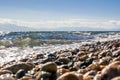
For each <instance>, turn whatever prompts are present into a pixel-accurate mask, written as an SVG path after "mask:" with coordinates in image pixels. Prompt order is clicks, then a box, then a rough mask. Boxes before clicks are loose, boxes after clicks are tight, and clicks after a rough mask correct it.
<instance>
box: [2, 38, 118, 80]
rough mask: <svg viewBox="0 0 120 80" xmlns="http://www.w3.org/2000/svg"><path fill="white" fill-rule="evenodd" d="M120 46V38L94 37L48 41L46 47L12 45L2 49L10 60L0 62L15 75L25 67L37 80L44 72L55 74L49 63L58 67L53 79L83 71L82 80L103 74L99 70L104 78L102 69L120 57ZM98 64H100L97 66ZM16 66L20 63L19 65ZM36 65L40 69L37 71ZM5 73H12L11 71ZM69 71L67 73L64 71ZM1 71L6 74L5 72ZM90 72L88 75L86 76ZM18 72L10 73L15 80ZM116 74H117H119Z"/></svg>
mask: <svg viewBox="0 0 120 80" xmlns="http://www.w3.org/2000/svg"><path fill="white" fill-rule="evenodd" d="M119 50H120V39H119V38H114V39H108V38H107V39H105V40H101V41H100V40H91V41H87V42H86V41H83V42H81V43H73V44H65V45H60V44H59V45H49V46H48V45H47V46H46V45H45V46H42V47H40V46H38V47H33V48H30V47H22V48H20V47H12V48H5V49H1V50H0V53H1V54H2V53H6V55H3V60H6V61H2V60H1V63H2V62H3V63H4V64H1V65H0V66H1V67H2V68H1V70H9V71H11V73H12V75H14V76H16V75H17V73H18V72H19V70H21V69H24V70H25V74H26V75H29V76H31V77H29V78H30V79H33V80H39V79H38V77H39V78H40V79H42V77H40V76H41V75H42V74H45V75H48V74H53V73H51V71H50V72H49V70H53V71H54V69H52V67H51V68H49V66H53V67H54V66H56V70H57V71H56V70H55V72H56V73H55V74H54V76H55V75H57V76H56V78H54V79H53V78H52V79H53V80H59V79H60V78H62V77H66V75H67V73H68V74H72V75H75V76H76V74H79V76H81V75H82V79H80V80H86V79H85V78H91V79H93V78H96V76H97V75H99V74H98V72H99V71H100V72H101V79H102V78H103V76H102V75H104V72H103V73H102V70H103V69H105V67H107V66H108V65H109V64H111V63H114V62H116V61H119V60H120V57H119V54H120V53H119ZM116 51H117V52H116ZM115 52H116V53H115ZM4 57H6V58H4ZM1 59H2V57H1ZM106 60H107V63H106ZM7 61H8V62H7ZM87 61H88V62H87ZM96 61H97V62H96ZM101 61H102V62H101ZM94 64H96V65H97V66H95V65H94ZM28 65H30V66H28ZM15 66H17V68H16V67H15ZM20 66H21V67H20ZM22 66H24V67H22ZM26 66H27V68H29V67H32V68H30V70H29V69H26V68H25V67H26ZM101 66H102V68H101ZM43 67H46V68H45V70H44V69H43ZM13 68H14V69H13ZM47 68H48V69H47ZM98 68H99V69H98ZM34 69H39V70H38V71H37V72H36V71H34ZM42 69H43V70H42ZM26 71H27V72H26ZM73 71H74V72H73ZM90 71H93V72H94V73H95V74H94V76H91V75H88V73H89V72H90ZM3 72H4V71H3ZM31 72H33V73H31ZM0 73H1V72H0ZM5 73H7V74H9V73H8V72H5ZM65 73H66V75H64V74H65ZM38 74H39V75H38ZM107 74H109V73H107ZM1 75H6V74H3V73H2V74H1ZM1 75H0V78H1ZM86 75H87V77H85V76H86ZM14 76H11V75H10V74H9V77H12V78H13V79H12V80H14V78H15V77H14ZM24 76H25V75H24ZM61 76H62V77H61ZM43 77H44V76H43ZM109 77H111V76H109ZM114 77H116V75H115V76H114ZM4 78H5V77H4ZM22 78H24V77H21V80H22ZM97 78H98V77H97ZM60 80H61V79H60ZM95 80H97V79H95Z"/></svg>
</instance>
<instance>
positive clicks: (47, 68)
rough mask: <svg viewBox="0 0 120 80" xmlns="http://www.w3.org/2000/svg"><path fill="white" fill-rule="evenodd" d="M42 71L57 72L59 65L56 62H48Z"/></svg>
mask: <svg viewBox="0 0 120 80" xmlns="http://www.w3.org/2000/svg"><path fill="white" fill-rule="evenodd" d="M41 70H42V71H46V72H57V64H56V63H54V62H47V63H45V64H43V65H42V67H41Z"/></svg>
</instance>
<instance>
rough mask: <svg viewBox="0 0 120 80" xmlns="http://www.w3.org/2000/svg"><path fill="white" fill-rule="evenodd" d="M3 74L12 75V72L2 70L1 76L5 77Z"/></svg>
mask: <svg viewBox="0 0 120 80" xmlns="http://www.w3.org/2000/svg"><path fill="white" fill-rule="evenodd" d="M3 74H12V72H11V71H9V70H0V75H3Z"/></svg>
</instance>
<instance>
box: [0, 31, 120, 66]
mask: <svg viewBox="0 0 120 80" xmlns="http://www.w3.org/2000/svg"><path fill="white" fill-rule="evenodd" d="M113 39H120V34H119V33H116V34H97V35H96V37H95V38H94V39H91V40H89V39H88V40H87V39H86V40H83V41H82V42H81V43H74V42H73V43H72V44H55V45H52V44H51V45H50V44H49V45H47V44H46V45H42V46H34V47H9V48H3V49H0V61H1V62H0V65H3V64H5V63H8V62H10V61H13V60H15V61H18V60H21V59H23V58H26V57H28V56H34V55H35V54H39V53H42V54H44V53H52V52H55V51H59V50H65V49H75V48H79V47H80V45H82V44H86V43H92V42H95V41H107V40H113Z"/></svg>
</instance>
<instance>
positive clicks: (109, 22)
mask: <svg viewBox="0 0 120 80" xmlns="http://www.w3.org/2000/svg"><path fill="white" fill-rule="evenodd" d="M119 8H120V0H0V24H2V26H3V25H6V24H7V25H11V24H14V25H16V27H18V28H19V27H21V26H24V27H28V28H35V29H38V30H39V29H40V30H42V29H43V28H44V29H43V30H45V29H46V30H59V29H60V30H62V28H63V30H64V29H68V30H69V29H70V28H72V29H73V28H75V29H76V30H77V29H78V28H79V30H80V28H84V29H85V30H89V29H94V30H120V9H119ZM0 27H1V26H0ZM7 27H9V26H7ZM10 27H11V26H10Z"/></svg>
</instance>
